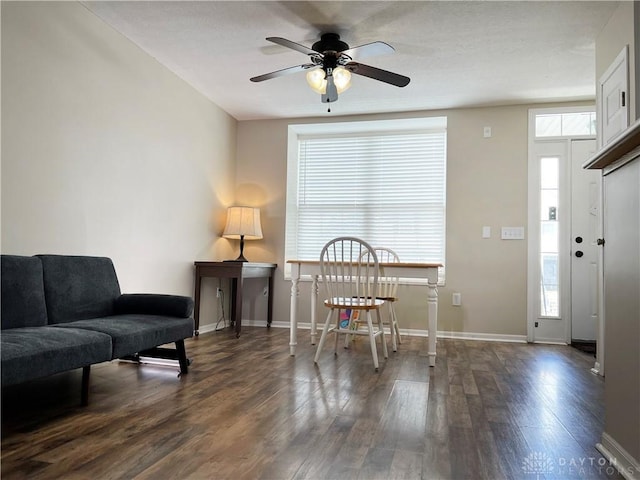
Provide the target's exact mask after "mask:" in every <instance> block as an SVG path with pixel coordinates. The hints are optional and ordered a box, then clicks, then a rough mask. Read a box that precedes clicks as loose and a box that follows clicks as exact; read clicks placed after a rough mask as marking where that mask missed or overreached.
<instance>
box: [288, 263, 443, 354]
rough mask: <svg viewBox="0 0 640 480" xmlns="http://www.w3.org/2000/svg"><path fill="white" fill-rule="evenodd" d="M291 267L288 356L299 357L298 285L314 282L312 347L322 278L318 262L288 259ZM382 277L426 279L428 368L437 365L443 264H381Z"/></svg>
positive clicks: (315, 331)
mask: <svg viewBox="0 0 640 480" xmlns="http://www.w3.org/2000/svg"><path fill="white" fill-rule="evenodd" d="M287 263H288V264H290V265H291V310H290V325H289V328H290V333H289V353H290V355H292V356H294V355H295V354H296V346H297V344H298V340H297V339H298V296H299V294H300V289H299V283H300V279H301V278H304V279H306V278H310V279H311V344H312V345H315V343H316V338H317V335H318V332H317V328H316V326H317V319H316V307H317V304H318V282H319V279H320V277H321V272H320V262H319V261H317V260H287ZM379 267H380V275H383V276H389V277H399V278H400V279H404V278H411V279H425V280H426V283H425V284H424V286H425V287H426V301H427V318H426V319H425V325H426V326H427V328H428V332H429V337H428V347H427V348H428V350H427V354H428V356H429V366H431V367H435V365H436V333H437V331H438V269H439V268H440V267H442V265H441V264H440V263H403V262H400V263H380V264H379Z"/></svg>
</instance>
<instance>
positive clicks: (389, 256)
mask: <svg viewBox="0 0 640 480" xmlns="http://www.w3.org/2000/svg"><path fill="white" fill-rule="evenodd" d="M373 250H374V252H376V255H377V257H378V263H380V264H382V263H400V257H398V254H397V253H396V252H394V251H393V250H391V249H390V248H385V247H374V248H373ZM379 271H380V276H379V277H378V298H379V299H381V300H384V302H385V304H386V305H387V309H388V314H387V315H386V317H385V316H383V320H382V323H383V324H384V325H388V326H389V331H390V332H391V348H392V349H393V351H394V352H397V351H398V344H399V343H402V340H401V338H400V328H399V327H398V317H397V316H396V310H395V308H394V305H395V302H397V301H398V282H399V280H400V279H399V278H398V276H397V275H387V274H386V273H385V271H384V267H383V266H380V269H379ZM353 324H354V326H355V327H354V328H360V327H361V326H362V322H360V320H359V319H357V318H355V319H354V321H353ZM352 338H353V337H347V339H346V341H345V347H348V346H349V340H351V339H352Z"/></svg>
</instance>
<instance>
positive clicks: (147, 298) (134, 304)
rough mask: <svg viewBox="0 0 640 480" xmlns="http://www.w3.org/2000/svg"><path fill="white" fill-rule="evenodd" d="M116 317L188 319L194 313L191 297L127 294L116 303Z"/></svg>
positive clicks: (121, 296)
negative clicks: (141, 315) (133, 315)
mask: <svg viewBox="0 0 640 480" xmlns="http://www.w3.org/2000/svg"><path fill="white" fill-rule="evenodd" d="M115 311H116V312H115V313H116V315H121V314H126V313H143V314H146V315H165V316H169V317H188V316H190V315H191V314H192V313H193V300H192V299H191V297H184V296H180V295H160V294H157V293H125V294H122V295H120V297H119V298H117V299H116V302H115Z"/></svg>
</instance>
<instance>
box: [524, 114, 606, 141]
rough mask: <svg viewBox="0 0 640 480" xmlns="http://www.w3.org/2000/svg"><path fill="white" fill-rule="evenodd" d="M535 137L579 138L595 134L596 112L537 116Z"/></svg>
mask: <svg viewBox="0 0 640 480" xmlns="http://www.w3.org/2000/svg"><path fill="white" fill-rule="evenodd" d="M535 118H536V125H535V136H536V138H540V137H580V136H594V135H595V134H596V112H593V111H588V112H571V113H544V114H537V115H536V116H535Z"/></svg>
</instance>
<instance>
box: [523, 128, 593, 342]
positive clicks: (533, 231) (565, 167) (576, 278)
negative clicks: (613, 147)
mask: <svg viewBox="0 0 640 480" xmlns="http://www.w3.org/2000/svg"><path fill="white" fill-rule="evenodd" d="M595 148H596V144H595V140H593V139H580V140H578V139H558V140H545V141H536V142H534V144H533V146H532V155H531V158H530V165H529V177H530V184H529V188H530V195H529V203H530V220H529V249H530V255H529V282H530V283H529V325H528V340H529V341H532V342H542V343H571V341H572V339H574V340H596V339H597V337H598V312H599V309H600V303H599V302H600V298H601V295H600V289H601V288H602V284H601V282H600V278H599V276H600V275H601V273H600V272H601V271H600V268H599V263H600V257H599V253H600V252H599V251H598V248H599V247H597V239H598V237H599V236H600V232H601V220H600V218H601V217H600V172H599V171H592V170H583V169H582V164H583V163H584V162H585V161H586V160H587V159H588V158H589V157H591V155H592V154H593V153H594V152H595Z"/></svg>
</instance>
